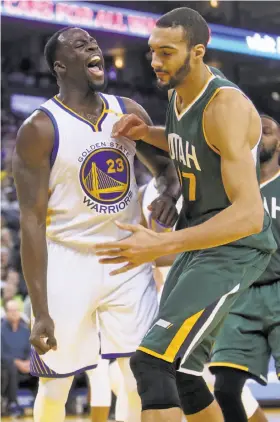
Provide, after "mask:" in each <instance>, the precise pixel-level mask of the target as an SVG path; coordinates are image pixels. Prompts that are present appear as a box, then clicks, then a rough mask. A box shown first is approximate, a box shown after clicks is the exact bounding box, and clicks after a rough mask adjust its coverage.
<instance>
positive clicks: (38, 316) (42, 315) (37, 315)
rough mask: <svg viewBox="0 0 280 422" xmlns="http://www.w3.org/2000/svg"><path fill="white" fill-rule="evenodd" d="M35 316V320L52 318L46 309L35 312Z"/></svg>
mask: <svg viewBox="0 0 280 422" xmlns="http://www.w3.org/2000/svg"><path fill="white" fill-rule="evenodd" d="M33 315H34V318H35V319H37V320H38V319H45V318H50V314H49V310H48V309H47V308H46V309H37V310H34V311H33Z"/></svg>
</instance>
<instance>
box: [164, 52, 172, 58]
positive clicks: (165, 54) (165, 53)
mask: <svg viewBox="0 0 280 422" xmlns="http://www.w3.org/2000/svg"><path fill="white" fill-rule="evenodd" d="M162 55H163V56H165V57H166V56H171V55H172V53H167V52H166V51H163V53H162Z"/></svg>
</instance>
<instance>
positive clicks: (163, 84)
mask: <svg viewBox="0 0 280 422" xmlns="http://www.w3.org/2000/svg"><path fill="white" fill-rule="evenodd" d="M157 87H158V89H160V90H161V91H164V92H167V91H169V89H170V84H169V83H166V82H161V81H160V80H159V79H158V80H157Z"/></svg>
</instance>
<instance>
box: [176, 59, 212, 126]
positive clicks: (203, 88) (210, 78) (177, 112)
mask: <svg viewBox="0 0 280 422" xmlns="http://www.w3.org/2000/svg"><path fill="white" fill-rule="evenodd" d="M206 67H207V70H208V72H209V73H210V76H209V78H208V79H207V81H206V82H205V85H204V86H203V87H202V89H201V90H200V91H199V93H198V94H197V96H196V97H195V98H194V99H193V101H192V102H191V103H190V104H189V105H188V106H187V107H185V108H183V110H181V111H180V113H179V111H178V108H177V98H178V95H177V92H176V90H175V97H174V110H175V114H176V117H177V119H178V120H181V118H182V117H183V115H184V114H185V113H186V112H187V111H189V110H190V109H191V107H192V106H193V105H194V104H195V103H196V102H197V101H198V100H199V98H200V97H201V96H202V94H204V92H205V91H206V89H207V88H208V86H209V84H210V82H211V81H212V80H213V79H215V78H216V76H215V75H214V73H212V72H211V70H210V69H209V67H208V66H206Z"/></svg>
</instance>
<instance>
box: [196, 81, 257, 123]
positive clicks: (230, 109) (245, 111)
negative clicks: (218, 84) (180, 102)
mask: <svg viewBox="0 0 280 422" xmlns="http://www.w3.org/2000/svg"><path fill="white" fill-rule="evenodd" d="M203 117H204V121H205V123H206V122H207V124H208V125H209V126H215V125H216V126H217V127H220V126H224V125H225V124H227V125H229V124H230V123H233V124H235V125H236V124H237V123H238V127H240V126H241V125H242V123H244V124H247V125H248V126H247V128H248V127H249V123H257V125H258V126H260V124H261V120H260V116H259V113H258V112H257V110H256V108H255V106H254V104H253V103H252V101H251V100H250V99H249V98H248V97H246V95H245V94H244V93H243V92H242V91H240V90H239V89H236V88H226V89H223V88H221V89H217V91H216V92H215V93H214V95H213V96H212V98H211V99H210V101H209V102H208V104H207V105H206V107H205V109H204V114H203ZM236 129H237V128H236Z"/></svg>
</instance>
